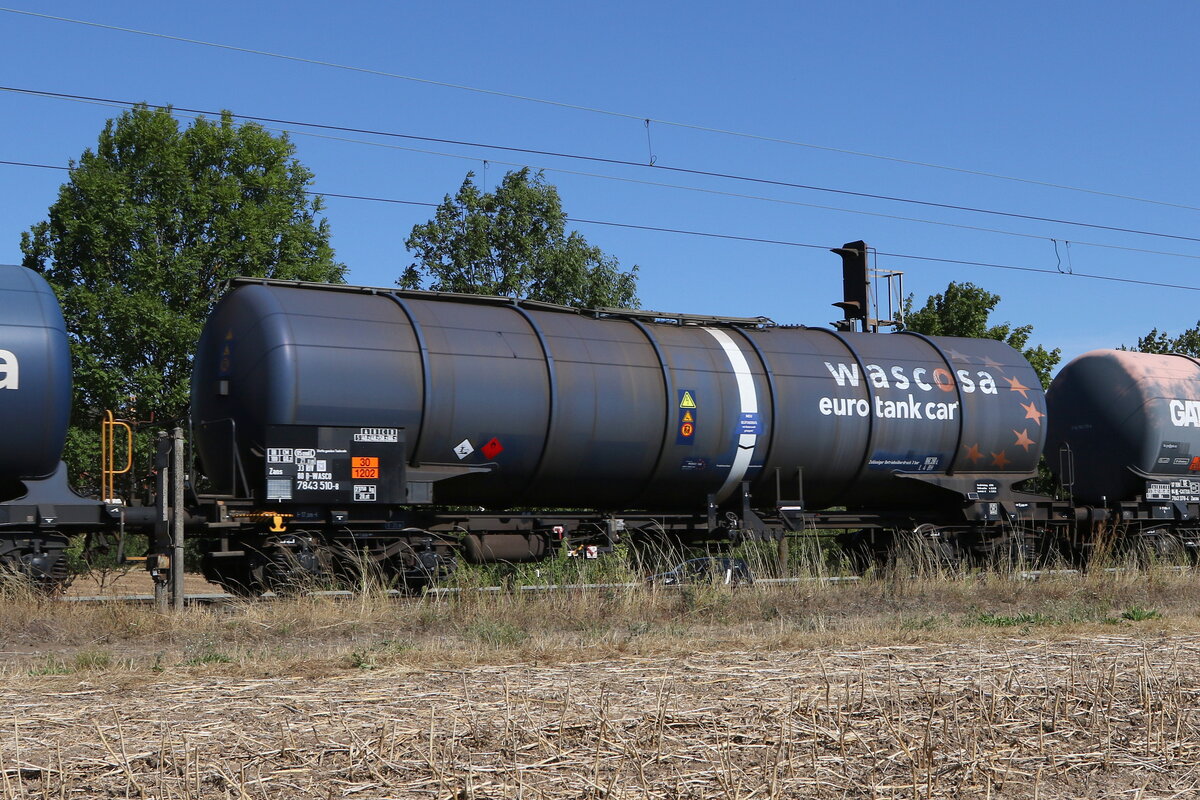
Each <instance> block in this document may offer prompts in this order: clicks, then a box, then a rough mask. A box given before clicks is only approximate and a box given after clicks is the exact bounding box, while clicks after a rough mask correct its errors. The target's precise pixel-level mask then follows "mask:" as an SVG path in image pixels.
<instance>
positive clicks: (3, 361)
mask: <svg viewBox="0 0 1200 800" xmlns="http://www.w3.org/2000/svg"><path fill="white" fill-rule="evenodd" d="M20 379H21V371H20V365H18V364H17V357H16V356H15V355H14V354H13V351H11V350H0V389H16V388H17V387H18V386H20Z"/></svg>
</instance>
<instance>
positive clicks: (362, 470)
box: [350, 456, 379, 481]
mask: <svg viewBox="0 0 1200 800" xmlns="http://www.w3.org/2000/svg"><path fill="white" fill-rule="evenodd" d="M351 461H352V462H353V466H352V467H351V468H350V477H351V478H353V479H354V480H356V481H358V480H376V479H378V478H379V459H378V458H377V457H375V456H355V457H354V458H353V459H351Z"/></svg>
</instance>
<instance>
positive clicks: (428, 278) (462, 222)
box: [396, 168, 638, 308]
mask: <svg viewBox="0 0 1200 800" xmlns="http://www.w3.org/2000/svg"><path fill="white" fill-rule="evenodd" d="M474 177H475V176H474V173H471V172H468V173H467V177H466V179H465V180H464V181H463V184H462V186H461V187H460V188H459V190H458V193H457V194H456V195H454V197H451V196H450V195H446V197H445V199H444V200H443V201H442V204H441V205H439V206H438V208H437V211H436V212H435V214H434V217H433V219H431V220H429V221H428V222H425V223H422V224H420V225H416V226H414V227H413V229H412V233H411V234H410V235H409V237H408V240H407V241H406V242H405V246H406V247H407V248H408V249H409V250H410V251H412V252H413V253H414V254H415V256H416V260H415V261H414V262H413V263H412V264H410V265H409V266H408V267H407V268H406V269H405V270H404V273H403V274H402V275H401V276H400V278H399V280H397V281H396V284H397V285H398V286H401V287H403V288H405V289H432V290H434V291H440V292H463V293H468V294H490V295H500V296H505V297H520V298H523V299H528V300H541V301H544V302H548V303H559V304H561V305H570V306H577V307H580V308H605V307H623V308H631V307H634V308H635V307H636V306H637V302H638V299H637V269H638V268H637V266H634V267H632V268H631V269H630V270H629V271H628V272H623V271H621V268H620V265H619V264H618V262H617V259H615V258H612V257H611V256H606V255H605V254H604V252H603V251H602V250H601V249H600V248H598V247H593V246H592V245H589V244H588V243H587V240H586V239H584V238H583V236H582V235H580V234H579V233H578V232H575V231H572V232H571V233H569V234H568V233H567V232H566V222H567V215H566V212H564V211H563V208H562V200H561V199H560V198H559V196H558V190H557V189H555V188H554V186H552V185H551V184H548V183H546V181H545V179H544V178H543V176H542V174H541V173H540V172H539V173H537V174H531V173H530V171H529V169H528V168H525V169H521V170H518V171H516V172H509V173H508V174H507V175H505V176H504V180H502V181H501V183H500V185H499V186H498V187H497V188H496V191H495V192H482V191H480V189H479V187H478V186H476V185H475V181H474Z"/></svg>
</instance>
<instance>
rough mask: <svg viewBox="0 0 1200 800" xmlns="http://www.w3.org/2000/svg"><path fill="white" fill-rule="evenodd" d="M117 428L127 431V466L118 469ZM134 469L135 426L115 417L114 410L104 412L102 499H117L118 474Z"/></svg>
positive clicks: (101, 467) (102, 422)
mask: <svg viewBox="0 0 1200 800" xmlns="http://www.w3.org/2000/svg"><path fill="white" fill-rule="evenodd" d="M117 428H122V429H124V431H125V466H124V467H122V468H121V469H117V444H116V432H117ZM132 469H133V428H131V427H129V423H128V422H122V421H121V420H118V419H116V418H114V417H113V412H112V411H105V412H104V419H103V420H101V421H100V495H101V496H100V499H101V500H103V501H105V502H111V501H113V500H116V499H117V492H116V481H117V476H118V475H125V474H127V473H128V472H129V471H130V470H132Z"/></svg>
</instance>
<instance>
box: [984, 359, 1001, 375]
mask: <svg viewBox="0 0 1200 800" xmlns="http://www.w3.org/2000/svg"><path fill="white" fill-rule="evenodd" d="M983 365H984V366H985V367H988V368H990V369H998V370H1000V371H1001V372H1003V371H1004V365H1003V364H1001V363H1000V362H999V361H993V360H992V357H991V356H987V357H985V358H984V359H983Z"/></svg>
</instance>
